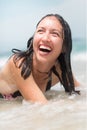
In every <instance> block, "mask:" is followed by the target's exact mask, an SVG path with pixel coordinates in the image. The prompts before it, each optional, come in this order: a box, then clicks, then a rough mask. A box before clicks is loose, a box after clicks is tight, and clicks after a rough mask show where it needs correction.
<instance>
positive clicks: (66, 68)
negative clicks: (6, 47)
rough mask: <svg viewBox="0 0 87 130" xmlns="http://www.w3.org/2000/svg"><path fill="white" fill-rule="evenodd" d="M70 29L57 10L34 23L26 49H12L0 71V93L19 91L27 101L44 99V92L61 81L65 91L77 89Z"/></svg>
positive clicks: (10, 94) (42, 100)
mask: <svg viewBox="0 0 87 130" xmlns="http://www.w3.org/2000/svg"><path fill="white" fill-rule="evenodd" d="M71 50H72V37H71V30H70V27H69V25H68V23H67V22H66V21H65V20H64V19H63V18H62V17H61V16H60V15H58V14H48V15H46V16H44V17H43V18H42V19H41V20H40V21H39V22H38V24H37V26H36V30H35V33H34V35H33V37H31V38H30V39H29V40H28V44H27V50H25V51H21V50H17V49H13V50H12V51H13V53H14V54H13V55H12V56H11V57H10V58H9V60H8V61H7V63H6V64H5V66H4V67H3V68H2V69H1V71H0V94H1V95H2V97H5V98H6V97H9V96H12V97H16V96H18V95H22V96H23V98H24V99H25V100H27V101H32V102H41V103H47V102H48V101H47V99H46V97H45V96H44V94H43V93H44V92H45V91H47V90H49V89H50V88H51V87H52V86H53V85H55V84H56V83H58V82H60V83H61V84H62V85H63V87H64V89H65V91H66V92H69V93H70V94H72V93H73V92H74V93H78V94H79V91H76V90H75V86H79V83H78V82H77V81H76V79H75V78H74V76H73V74H72V68H71V61H70V54H71Z"/></svg>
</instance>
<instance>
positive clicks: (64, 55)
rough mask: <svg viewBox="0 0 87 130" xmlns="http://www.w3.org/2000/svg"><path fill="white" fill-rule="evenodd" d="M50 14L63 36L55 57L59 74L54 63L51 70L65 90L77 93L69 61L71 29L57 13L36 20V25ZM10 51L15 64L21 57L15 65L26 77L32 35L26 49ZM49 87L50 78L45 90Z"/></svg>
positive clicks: (29, 62)
mask: <svg viewBox="0 0 87 130" xmlns="http://www.w3.org/2000/svg"><path fill="white" fill-rule="evenodd" d="M52 16H54V17H55V18H56V19H57V20H58V21H59V22H60V24H61V25H62V27H63V33H64V38H63V47H62V52H61V54H60V55H59V56H58V58H57V62H58V64H59V65H60V70H61V75H60V74H59V72H58V71H57V68H56V66H55V65H54V66H53V67H52V69H51V71H52V72H53V73H54V74H55V75H56V76H57V77H58V79H59V80H60V82H61V84H62V85H63V87H64V89H65V91H66V92H69V93H70V94H72V93H73V92H76V93H78V94H79V91H75V85H74V79H73V74H72V68H71V61H70V56H71V51H72V36H71V30H70V27H69V24H68V23H67V22H66V21H65V20H64V19H63V17H62V16H60V15H58V14H48V15H46V16H44V17H43V18H42V19H41V20H40V21H39V22H38V24H37V26H38V25H39V23H40V22H41V21H42V20H43V19H44V18H46V17H52ZM37 26H36V27H37ZM12 51H13V53H15V55H14V63H15V65H16V66H17V62H18V61H19V60H20V59H22V62H21V63H20V65H19V66H17V67H19V68H21V76H22V77H23V78H24V79H26V78H28V76H29V75H30V73H31V70H32V57H33V36H32V37H31V38H30V39H29V40H28V42H27V50H26V51H21V50H18V49H13V50H12ZM50 87H51V80H50V81H49V82H48V84H47V90H48V89H50Z"/></svg>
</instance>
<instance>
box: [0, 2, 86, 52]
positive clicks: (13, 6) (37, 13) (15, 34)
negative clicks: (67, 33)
mask: <svg viewBox="0 0 87 130" xmlns="http://www.w3.org/2000/svg"><path fill="white" fill-rule="evenodd" d="M49 13H58V14H60V15H62V16H63V17H64V18H65V20H66V21H67V22H68V23H69V25H70V28H71V31H72V37H73V38H85V37H86V0H43V1H42V0H0V54H1V53H4V52H5V51H8V50H11V49H12V48H24V47H25V48H26V43H27V41H28V39H29V37H31V36H32V35H33V33H34V31H35V27H36V24H37V23H38V21H39V20H40V19H41V18H42V17H43V16H44V15H46V14H49Z"/></svg>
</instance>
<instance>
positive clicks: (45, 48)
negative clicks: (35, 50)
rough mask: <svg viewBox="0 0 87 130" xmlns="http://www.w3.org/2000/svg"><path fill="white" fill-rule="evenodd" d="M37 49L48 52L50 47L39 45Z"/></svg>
mask: <svg viewBox="0 0 87 130" xmlns="http://www.w3.org/2000/svg"><path fill="white" fill-rule="evenodd" d="M39 50H40V51H42V52H47V53H49V52H51V50H52V49H51V48H50V47H48V46H44V45H40V47H39Z"/></svg>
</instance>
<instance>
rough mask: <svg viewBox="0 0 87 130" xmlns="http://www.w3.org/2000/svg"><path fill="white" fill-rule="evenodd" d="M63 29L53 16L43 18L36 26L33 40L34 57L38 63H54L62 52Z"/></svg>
mask: <svg viewBox="0 0 87 130" xmlns="http://www.w3.org/2000/svg"><path fill="white" fill-rule="evenodd" d="M62 45H63V28H62V25H61V24H60V22H59V21H58V20H57V18H56V17H55V16H49V17H46V18H44V19H43V20H42V21H41V22H40V23H39V24H38V26H37V28H36V31H35V34H34V39H33V50H34V56H35V58H36V59H37V60H39V61H40V62H43V63H45V62H50V63H51V62H55V61H56V59H57V58H58V56H59V55H60V53H61V51H62Z"/></svg>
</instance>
